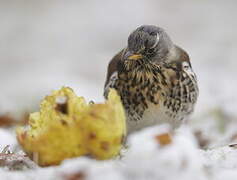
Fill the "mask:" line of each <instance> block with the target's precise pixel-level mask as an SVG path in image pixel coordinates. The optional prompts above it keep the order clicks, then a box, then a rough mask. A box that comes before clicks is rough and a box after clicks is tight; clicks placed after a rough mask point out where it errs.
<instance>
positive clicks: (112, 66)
mask: <svg viewBox="0 0 237 180" xmlns="http://www.w3.org/2000/svg"><path fill="white" fill-rule="evenodd" d="M123 51H124V49H122V50H121V51H119V52H118V53H117V54H116V55H115V56H114V57H113V58H112V59H111V60H110V62H109V64H108V68H107V75H106V81H105V87H106V86H107V84H108V83H109V80H110V78H111V76H112V75H113V74H114V73H116V72H117V64H118V62H119V61H120V60H121V58H122V54H123Z"/></svg>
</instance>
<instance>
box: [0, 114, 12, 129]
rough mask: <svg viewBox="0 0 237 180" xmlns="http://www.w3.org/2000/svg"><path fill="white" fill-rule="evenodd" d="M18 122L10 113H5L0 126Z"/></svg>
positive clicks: (0, 117) (1, 117)
mask: <svg viewBox="0 0 237 180" xmlns="http://www.w3.org/2000/svg"><path fill="white" fill-rule="evenodd" d="M15 124H16V120H15V119H14V118H12V117H10V115H8V114H5V115H1V116H0V127H9V126H13V125H15Z"/></svg>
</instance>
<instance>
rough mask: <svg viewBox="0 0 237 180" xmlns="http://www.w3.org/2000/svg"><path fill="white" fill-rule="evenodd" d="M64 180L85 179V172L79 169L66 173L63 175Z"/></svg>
mask: <svg viewBox="0 0 237 180" xmlns="http://www.w3.org/2000/svg"><path fill="white" fill-rule="evenodd" d="M63 177H64V180H85V174H84V173H83V172H81V171H79V172H76V173H72V174H67V175H63Z"/></svg>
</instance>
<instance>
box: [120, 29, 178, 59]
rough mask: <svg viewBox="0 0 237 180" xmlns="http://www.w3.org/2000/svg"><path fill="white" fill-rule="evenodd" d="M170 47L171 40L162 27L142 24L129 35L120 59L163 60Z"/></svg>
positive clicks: (171, 45)
mask: <svg viewBox="0 0 237 180" xmlns="http://www.w3.org/2000/svg"><path fill="white" fill-rule="evenodd" d="M172 47H173V43H172V41H171V40H170V38H169V36H168V35H167V34H166V32H165V31H164V30H163V29H162V28H159V27H156V26H152V25H144V26H140V27H138V28H137V29H136V30H135V31H133V32H132V33H131V34H130V35H129V37H128V45H127V48H126V49H125V50H124V54H123V58H122V59H123V60H135V61H136V60H139V59H143V60H145V61H164V60H165V57H166V56H167V54H168V52H169V50H170V49H171V48H172Z"/></svg>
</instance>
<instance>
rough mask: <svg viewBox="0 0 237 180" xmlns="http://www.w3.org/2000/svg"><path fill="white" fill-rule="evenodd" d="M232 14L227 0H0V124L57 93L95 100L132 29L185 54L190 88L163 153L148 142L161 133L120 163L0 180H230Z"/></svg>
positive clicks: (235, 82) (4, 139) (143, 140)
mask: <svg viewBox="0 0 237 180" xmlns="http://www.w3.org/2000/svg"><path fill="white" fill-rule="evenodd" d="M236 7H237V1H236V0H229V1H223V0H205V1H201V0H179V1H171V0H150V1H147V0H130V1H116V0H102V1H96V0H91V1H76V0H75V1H74V0H69V1H62V0H52V1H47V0H42V1H25V0H12V1H4V0H0V22H1V23H0V82H1V88H0V115H1V114H5V113H10V114H12V115H14V116H19V115H21V114H23V113H25V112H32V111H35V110H36V109H38V105H39V101H40V99H42V98H43V97H44V96H45V95H46V94H49V92H50V91H51V90H53V89H59V88H60V87H61V86H63V85H66V86H70V87H72V88H73V89H75V91H76V92H77V94H78V95H81V96H85V97H86V98H87V99H88V100H89V99H93V100H95V101H102V100H103V97H102V94H103V83H104V79H105V72H106V66H107V63H108V61H109V60H110V58H111V57H112V56H113V55H114V54H115V53H116V52H117V51H119V49H121V48H123V47H124V46H125V45H126V41H127V36H128V34H129V33H130V32H131V31H132V30H133V29H135V28H136V27H137V26H139V25H142V24H155V25H158V26H161V27H163V28H164V29H166V30H167V32H168V34H170V36H171V38H172V39H173V41H174V42H175V43H176V44H178V45H180V46H181V47H183V48H184V49H186V50H187V52H188V53H189V54H190V57H191V60H192V65H193V68H194V70H195V72H196V74H197V76H198V80H199V87H200V96H199V99H198V104H197V106H196V110H195V113H194V115H193V116H192V118H191V121H190V124H189V126H188V127H186V128H183V129H180V130H178V132H177V133H176V135H175V136H174V140H173V142H172V144H171V145H170V146H167V147H162V148H160V147H159V145H158V144H157V142H155V141H154V139H153V138H151V136H153V135H154V134H156V133H159V132H160V131H162V129H163V128H164V127H163V126H161V127H155V128H151V129H146V130H144V131H142V132H138V133H137V134H134V135H132V137H131V138H130V141H131V145H130V148H129V149H128V152H125V153H124V158H122V160H115V161H106V162H95V161H93V160H89V159H86V158H78V159H73V160H67V161H65V162H64V163H63V164H62V165H61V166H58V167H50V168H39V169H37V170H29V171H24V172H12V171H7V170H6V169H0V179H1V180H2V179H3V180H4V179H7V180H8V179H17V180H18V179H37V178H38V179H57V178H58V179H59V178H64V179H65V178H68V179H69V177H68V173H69V172H70V171H75V173H78V172H81V173H82V174H81V175H80V173H79V174H78V177H80V176H81V178H82V177H87V178H88V179H100V178H101V179H106V178H107V179H116V178H117V179H167V180H170V179H175V178H176V179H177V178H180V179H182V180H186V179H187V180H189V179H195V178H196V179H214V180H222V179H227V180H232V179H233V180H234V179H236V177H237V173H236V172H237V153H236V151H237V149H235V148H234V147H229V144H232V143H234V142H235V141H236V142H237V96H236V89H237V79H236V76H237V71H236V70H235V68H236V65H237V63H236V57H237V51H236V49H237V35H236V32H237V21H236V20H235V19H236V17H237V11H236ZM193 134H196V136H197V137H198V138H194V136H193ZM7 144H10V145H11V148H12V149H15V147H16V140H15V137H14V134H13V133H12V130H11V131H10V130H7V129H4V128H0V150H1V149H2V148H3V147H4V146H5V145H7ZM198 144H201V145H202V146H203V147H204V149H205V150H200V148H198ZM0 164H1V163H0ZM69 174H70V173H69Z"/></svg>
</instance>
